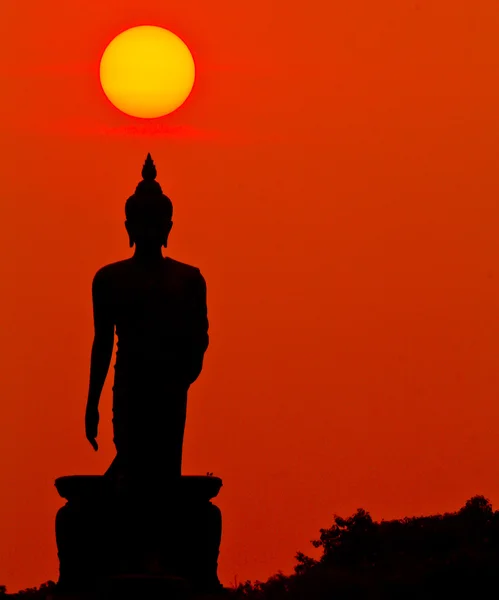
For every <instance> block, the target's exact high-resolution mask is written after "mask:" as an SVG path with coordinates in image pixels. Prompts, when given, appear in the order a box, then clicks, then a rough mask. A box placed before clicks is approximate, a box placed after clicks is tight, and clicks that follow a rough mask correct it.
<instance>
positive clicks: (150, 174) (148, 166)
mask: <svg viewBox="0 0 499 600" xmlns="http://www.w3.org/2000/svg"><path fill="white" fill-rule="evenodd" d="M157 174H158V173H157V171H156V166H155V165H154V162H153V159H152V157H151V153H148V155H147V158H146V161H145V163H144V166H143V167H142V181H140V182H139V184H138V185H137V187H136V188H135V193H136V194H139V195H142V194H162V193H163V190H162V189H161V186H160V185H159V183H158V182H157V181H156V176H157Z"/></svg>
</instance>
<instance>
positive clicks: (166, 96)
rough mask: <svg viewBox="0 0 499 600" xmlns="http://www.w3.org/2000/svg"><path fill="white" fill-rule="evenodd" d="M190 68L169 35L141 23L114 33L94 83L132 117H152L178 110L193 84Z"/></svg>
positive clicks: (180, 46) (183, 46) (180, 45)
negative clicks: (98, 75) (98, 78)
mask: <svg viewBox="0 0 499 600" xmlns="http://www.w3.org/2000/svg"><path fill="white" fill-rule="evenodd" d="M194 77H195V66H194V59H193V58H192V54H191V52H190V50H189V48H188V47H187V46H186V44H185V43H184V42H183V41H182V40H181V39H180V38H179V37H178V36H176V35H175V34H174V33H172V32H171V31H168V30H167V29H163V28H162V27H155V26H152V25H143V26H140V27H132V28H131V29H127V30H126V31H123V32H122V33H120V34H119V35H117V36H116V37H115V38H114V39H113V41H112V42H111V43H110V44H109V45H108V46H107V48H106V49H105V51H104V53H103V55H102V58H101V62H100V81H101V85H102V89H103V90H104V93H105V94H106V96H107V98H108V99H109V101H110V102H111V103H112V104H113V105H114V106H115V107H116V108H118V109H119V110H121V111H122V112H124V113H125V114H127V115H130V116H132V117H140V118H143V119H154V118H157V117H163V116H165V115H168V114H170V113H172V112H173V111H174V110H176V109H177V108H179V106H181V105H182V104H183V103H184V102H185V101H186V100H187V98H188V96H189V94H190V93H191V90H192V87H193V85H194Z"/></svg>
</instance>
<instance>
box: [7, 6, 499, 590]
mask: <svg viewBox="0 0 499 600" xmlns="http://www.w3.org/2000/svg"><path fill="white" fill-rule="evenodd" d="M0 17H1V18H0V40H1V41H2V42H1V43H2V44H3V51H2V52H1V53H0V82H1V83H0V85H1V89H2V94H1V96H0V115H1V116H0V119H1V131H2V144H1V146H0V184H1V187H2V192H1V197H2V201H1V203H0V211H1V214H0V218H1V224H2V235H1V237H0V271H1V280H2V294H1V296H0V302H1V306H0V308H1V314H0V320H1V323H0V331H1V335H2V338H1V344H0V361H1V362H0V364H1V366H2V377H1V378H0V398H1V406H0V428H1V432H0V457H1V463H0V481H1V488H2V490H3V492H2V495H1V498H0V531H1V535H0V584H5V585H7V586H8V588H9V590H10V591H15V590H17V589H19V588H22V587H27V586H34V585H38V584H40V583H41V582H43V581H46V580H47V579H56V578H57V567H58V563H57V556H56V546H55V536H54V517H55V513H56V511H57V509H58V508H59V507H60V506H61V505H62V500H61V499H60V498H59V497H58V495H57V493H56V490H55V488H54V486H53V481H54V479H55V478H56V477H58V476H61V475H66V474H72V473H102V472H103V471H104V470H105V469H106V468H107V466H108V465H109V463H110V461H111V460H112V458H113V456H114V447H113V444H112V430H111V395H110V391H111V385H110V383H111V382H110V381H109V380H108V383H107V385H106V390H105V394H104V398H103V401H102V409H101V428H100V436H99V444H100V450H99V452H98V453H97V454H95V453H94V452H93V450H92V449H91V447H90V445H89V444H88V443H87V442H86V440H85V436H84V427H83V415H84V409H85V402H86V394H87V383H88V371H89V354H90V345H91V341H92V334H93V330H92V307H91V295H90V287H91V280H92V277H93V274H94V273H95V271H96V270H97V269H98V268H99V267H100V266H101V265H103V264H105V263H107V262H111V261H114V260H119V259H121V258H125V257H127V256H129V254H130V250H129V248H128V246H127V238H126V232H125V229H124V227H123V220H124V212H123V207H124V202H125V199H126V198H127V197H128V195H129V194H130V193H132V192H133V190H134V189H135V185H136V184H137V183H138V181H139V179H140V169H141V166H142V163H143V161H144V159H145V156H146V154H147V152H148V151H150V152H151V153H152V156H153V159H154V161H155V163H156V165H157V168H158V180H159V181H160V183H161V185H162V186H163V189H164V191H165V193H167V194H168V195H170V197H171V198H172V200H173V203H174V209H175V214H174V221H175V224H174V229H173V231H172V235H171V244H170V248H169V253H170V254H171V255H172V256H174V257H175V258H177V259H179V260H182V261H185V262H189V263H192V264H195V265H196V266H199V267H200V268H201V270H202V272H203V274H204V275H205V277H206V280H207V283H208V302H209V316H210V322H211V332H210V333H211V346H210V349H209V351H208V354H207V356H206V362H205V369H204V372H203V374H202V376H201V377H200V379H199V380H198V382H197V383H196V384H195V385H194V386H193V388H192V390H191V393H190V401H189V413H188V422H187V430H186V440H185V452H184V457H185V458H184V472H185V473H193V474H196V473H200V474H204V473H206V472H207V471H212V472H214V474H215V475H219V476H221V477H222V478H223V480H224V488H223V489H222V491H221V493H220V496H219V499H218V504H219V506H220V507H221V508H222V511H223V516H224V538H223V544H222V554H221V565H220V575H221V578H222V580H223V582H224V583H226V584H230V583H231V582H233V581H234V578H235V577H237V579H238V580H244V579H248V578H250V579H256V578H259V579H264V578H266V577H268V576H269V575H271V574H272V573H274V572H275V571H277V570H278V569H282V570H284V571H285V572H289V571H290V570H291V568H292V566H293V564H294V558H293V557H294V554H295V552H296V551H297V550H303V551H306V552H308V551H310V550H312V551H313V549H312V548H311V546H310V544H309V540H310V539H312V538H315V537H316V535H317V534H318V529H319V528H320V527H326V526H328V525H329V524H331V522H332V517H333V514H334V513H338V514H341V515H343V516H347V515H349V514H351V513H352V512H353V511H354V510H355V509H356V508H357V507H363V508H365V509H366V510H368V511H370V512H371V514H372V516H373V518H375V519H381V518H385V519H390V518H398V517H403V516H406V515H419V514H428V513H434V512H443V511H453V510H457V509H458V508H460V507H461V506H462V505H463V504H464V502H465V501H466V500H467V499H468V498H469V497H471V496H472V495H474V494H484V495H486V496H487V497H488V498H489V499H490V500H491V501H492V503H493V505H494V507H495V508H498V505H499V438H498V436H497V431H498V429H499V403H498V401H497V395H498V390H499V372H498V369H497V364H498V356H499V311H498V303H499V271H498V269H497V264H498V260H499V237H498V235H497V228H498V224H497V221H498V217H499V200H498V199H499V169H498V167H499V164H498V163H499V153H498V143H499V116H498V105H499V54H498V43H497V35H498V30H499V7H498V5H497V2H496V1H495V0H474V2H469V1H468V0H408V1H405V2H401V1H400V0H378V1H377V2H372V0H348V2H345V1H342V2H339V1H336V0H330V1H326V0H311V1H309V2H306V3H300V2H296V3H292V2H291V3H290V2H288V1H284V0H254V1H253V2H252V3H251V4H248V5H247V4H245V3H237V2H233V1H232V0H213V1H212V2H206V1H205V0H175V1H174V0H172V1H171V2H168V3H165V2H163V1H160V0H150V1H149V2H147V3H145V2H136V0H106V2H97V1H94V0H90V1H89V0H86V1H85V2H82V1H80V0H74V1H72V2H67V1H66V0H64V1H63V0H45V2H40V1H39V0H25V1H24V2H19V1H18V0H4V1H3V2H2V7H1V8H0ZM143 24H151V25H159V26H164V27H166V28H169V29H171V30H172V31H174V32H175V33H177V34H178V35H180V36H181V37H182V38H183V39H184V41H185V42H186V43H187V44H188V45H189V47H190V48H191V50H192V52H193V55H194V58H195V60H196V64H197V77H198V78H197V82H196V85H195V87H194V90H193V94H192V96H191V98H190V99H189V100H188V102H187V103H186V104H185V105H184V106H183V107H182V108H181V109H179V110H178V111H177V112H176V113H174V114H173V115H171V116H170V117H166V118H163V119H160V120H158V121H155V122H154V123H152V124H151V123H148V122H144V121H140V120H136V119H133V118H131V117H126V116H125V115H122V114H121V113H119V112H118V111H117V110H116V109H114V108H113V107H112V106H111V105H110V104H109V102H108V101H107V99H106V98H105V97H104V94H103V92H102V90H101V88H100V85H99V81H98V68H99V60H100V56H101V53H102V52H103V50H104V48H105V46H106V44H107V43H108V42H109V41H110V40H111V39H112V38H113V37H114V36H115V35H116V34H117V33H119V32H120V31H122V30H123V29H125V28H127V27H131V26H134V25H143Z"/></svg>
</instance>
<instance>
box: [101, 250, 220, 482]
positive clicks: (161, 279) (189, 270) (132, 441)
mask: <svg viewBox="0 0 499 600" xmlns="http://www.w3.org/2000/svg"><path fill="white" fill-rule="evenodd" d="M97 277H100V278H101V281H102V283H103V284H104V285H102V286H99V288H100V289H104V293H103V294H102V296H103V297H102V298H100V299H98V301H99V302H101V305H102V303H104V304H105V310H106V311H109V313H108V314H109V317H110V318H112V319H113V323H114V325H115V328H116V335H117V350H116V363H115V367H114V369H115V374H114V386H113V433H114V444H115V446H116V450H117V454H116V458H115V460H114V461H113V463H112V464H111V466H110V468H109V470H108V472H107V473H106V474H107V475H109V476H126V477H129V476H133V477H134V478H135V477H137V478H147V479H148V480H152V479H154V478H155V477H157V476H158V475H159V476H160V477H161V479H165V478H169V477H170V478H171V477H180V475H181V461H182V443H183V437H184V428H185V419H186V408H187V392H188V389H189V386H190V385H191V384H192V383H193V382H194V381H195V380H196V379H197V377H198V376H199V374H200V372H201V369H202V366H203V357H204V353H205V351H206V349H207V347H208V342H209V337H208V317H207V306H206V284H205V280H204V278H203V276H202V275H201V272H200V271H199V269H197V268H196V267H192V266H190V265H186V264H184V263H181V262H178V261H175V260H173V259H171V258H165V259H164V260H163V261H162V262H161V263H160V264H158V265H155V266H145V265H141V264H140V263H138V262H137V261H135V260H134V259H133V258H132V259H129V260H126V261H121V262H118V263H113V264H111V265H108V266H106V267H103V269H101V270H100V271H99V272H98V273H97V274H96V278H97ZM95 300H96V299H95V298H94V302H95Z"/></svg>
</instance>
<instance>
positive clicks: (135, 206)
mask: <svg viewBox="0 0 499 600" xmlns="http://www.w3.org/2000/svg"><path fill="white" fill-rule="evenodd" d="M156 175H157V173H156V167H155V166H154V162H153V160H152V158H151V154H150V153H149V154H148V155H147V158H146V161H145V163H144V166H143V167H142V181H141V182H140V183H139V184H138V185H137V187H136V189H135V193H134V194H133V196H130V198H128V200H127V201H126V204H125V215H126V221H125V227H126V230H127V232H128V238H129V241H130V248H132V247H133V246H134V244H135V245H136V246H137V247H138V248H139V247H140V248H141V249H145V250H154V249H158V248H161V246H163V247H164V248H166V246H167V244H168V236H169V234H170V231H171V228H172V225H173V222H172V216H173V205H172V203H171V200H170V198H168V196H165V194H163V191H162V189H161V186H160V185H159V183H158V182H157V181H156Z"/></svg>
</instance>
